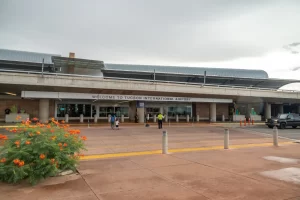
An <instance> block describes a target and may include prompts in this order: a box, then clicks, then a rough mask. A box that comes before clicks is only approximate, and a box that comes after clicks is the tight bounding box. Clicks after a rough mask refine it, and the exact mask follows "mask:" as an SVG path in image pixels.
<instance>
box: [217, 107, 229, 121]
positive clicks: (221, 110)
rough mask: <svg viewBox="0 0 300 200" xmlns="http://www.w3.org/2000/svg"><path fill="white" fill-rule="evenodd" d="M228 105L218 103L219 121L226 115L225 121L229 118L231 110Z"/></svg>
mask: <svg viewBox="0 0 300 200" xmlns="http://www.w3.org/2000/svg"><path fill="white" fill-rule="evenodd" d="M228 106H229V105H228V104H227V103H217V118H218V119H217V120H222V115H223V114H224V116H225V119H228V118H229V116H228V115H229V109H228Z"/></svg>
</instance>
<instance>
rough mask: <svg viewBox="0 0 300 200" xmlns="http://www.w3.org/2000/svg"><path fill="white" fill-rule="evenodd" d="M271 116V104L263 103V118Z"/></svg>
mask: <svg viewBox="0 0 300 200" xmlns="http://www.w3.org/2000/svg"><path fill="white" fill-rule="evenodd" d="M270 118H271V104H269V103H265V119H270Z"/></svg>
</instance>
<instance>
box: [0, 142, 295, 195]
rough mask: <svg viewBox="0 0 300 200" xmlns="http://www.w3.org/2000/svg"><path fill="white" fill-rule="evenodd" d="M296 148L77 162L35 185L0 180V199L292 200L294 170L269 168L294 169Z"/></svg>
mask: <svg viewBox="0 0 300 200" xmlns="http://www.w3.org/2000/svg"><path fill="white" fill-rule="evenodd" d="M299 151H300V145H299V144H292V145H286V146H281V147H278V148H274V147H255V148H246V149H235V150H217V151H205V152H188V153H174V154H170V155H162V154H160V155H148V156H138V157H126V158H115V159H101V160H91V161H81V163H80V166H79V168H78V171H79V174H73V175H68V176H63V177H56V178H50V179H48V180H46V181H43V182H42V183H40V184H39V185H37V186H35V187H31V186H28V185H26V184H24V183H23V184H20V185H16V186H11V185H7V184H3V183H0V199H8V200H20V199H22V200H36V199H38V200H50V199H52V200H71V199H72V200H99V199H100V200H136V199H138V200H150V199H151V200H172V199H174V200H175V199H176V200H181V199H182V200H208V199H212V200H221V199H222V200H223V199H229V200H232V199H235V200H264V199H265V200H270V199H271V200H283V199H290V200H297V199H300V190H299V186H300V177H299V174H297V173H296V175H295V176H290V177H289V175H291V174H288V173H285V174H284V173H281V177H277V179H276V178H272V174H273V175H274V174H275V175H276V174H277V175H278V174H280V173H279V172H280V171H275V172H272V171H273V170H281V171H289V170H293V169H294V170H297V169H298V170H299V169H300V162H299V160H298V159H299V158H300V156H299V153H298V152H299ZM266 156H269V157H267V158H268V159H267V158H265V157H266ZM270 156H273V157H272V158H273V160H272V159H270V158H271V157H270ZM276 156H277V157H276ZM278 157H283V158H285V159H283V158H278ZM286 169H287V170H286ZM263 174H268V176H265V175H263ZM270 174H271V175H270ZM279 179H283V180H286V181H282V180H279Z"/></svg>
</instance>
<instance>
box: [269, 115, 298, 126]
mask: <svg viewBox="0 0 300 200" xmlns="http://www.w3.org/2000/svg"><path fill="white" fill-rule="evenodd" d="M266 125H267V126H268V127H269V128H273V127H274V126H277V127H279V128H281V129H285V128H286V127H287V126H291V127H293V128H297V126H300V116H299V114H295V113H289V114H279V115H278V116H277V117H274V118H271V119H267V120H266Z"/></svg>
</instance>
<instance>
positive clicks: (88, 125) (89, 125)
mask: <svg viewBox="0 0 300 200" xmlns="http://www.w3.org/2000/svg"><path fill="white" fill-rule="evenodd" d="M88 128H90V119H88Z"/></svg>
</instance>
